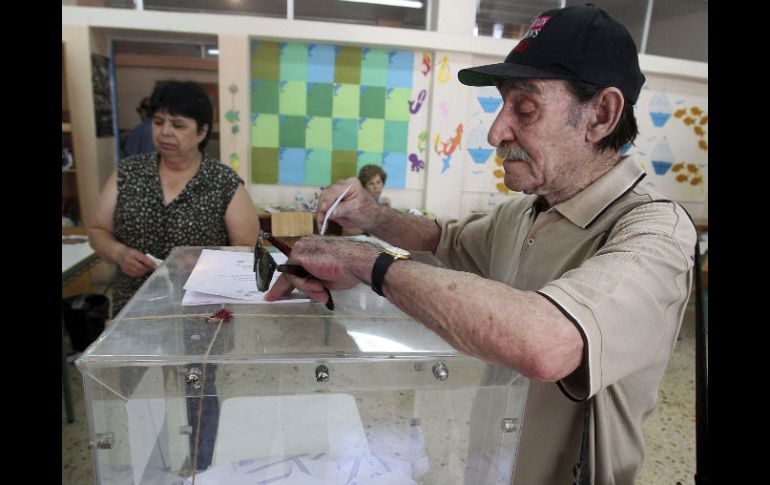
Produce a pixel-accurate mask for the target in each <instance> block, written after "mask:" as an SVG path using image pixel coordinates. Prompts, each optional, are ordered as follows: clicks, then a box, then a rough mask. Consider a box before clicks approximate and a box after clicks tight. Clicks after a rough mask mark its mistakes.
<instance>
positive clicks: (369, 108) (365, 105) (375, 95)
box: [360, 86, 385, 118]
mask: <svg viewBox="0 0 770 485" xmlns="http://www.w3.org/2000/svg"><path fill="white" fill-rule="evenodd" d="M360 110H361V117H362V118H384V117H385V88H384V87H380V86H361V108H360Z"/></svg>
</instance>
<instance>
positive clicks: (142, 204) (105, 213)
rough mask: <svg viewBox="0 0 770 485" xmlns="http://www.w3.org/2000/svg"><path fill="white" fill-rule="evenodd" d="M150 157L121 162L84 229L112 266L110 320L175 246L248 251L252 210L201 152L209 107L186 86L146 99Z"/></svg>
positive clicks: (230, 175)
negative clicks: (114, 268)
mask: <svg viewBox="0 0 770 485" xmlns="http://www.w3.org/2000/svg"><path fill="white" fill-rule="evenodd" d="M150 117H151V118H152V138H153V142H154V144H155V151H154V152H151V153H141V154H137V155H133V156H129V157H127V158H124V159H123V160H121V163H120V164H118V168H117V170H116V171H115V172H114V173H113V174H112V175H111V176H110V178H109V179H108V180H107V183H106V184H105V186H104V188H103V189H102V193H101V195H100V198H99V206H98V208H97V211H96V214H95V217H94V218H93V221H91V224H89V226H88V235H89V240H90V242H91V246H93V248H94V250H95V251H96V252H97V254H99V256H100V257H101V258H102V259H105V260H107V261H110V262H112V263H114V264H116V265H117V266H118V271H117V275H116V277H115V281H114V283H113V286H112V315H113V316H115V315H116V314H117V313H118V312H119V311H120V309H121V308H123V306H124V305H125V304H126V303H127V302H128V300H129V299H130V298H131V297H132V296H133V294H134V293H135V292H136V290H138V289H139V287H140V286H141V285H142V283H143V282H144V281H145V280H146V279H147V277H148V276H149V274H150V273H151V272H152V271H153V270H154V269H155V263H154V262H153V260H152V259H151V258H150V256H149V255H152V256H154V257H156V258H160V259H165V258H166V256H168V254H169V252H170V251H171V249H172V248H173V247H175V246H241V245H242V246H254V245H255V244H256V241H257V234H258V233H259V219H258V217H257V210H256V208H255V207H254V204H253V203H252V201H251V198H250V197H249V193H248V191H247V190H246V188H245V186H244V182H243V180H242V179H241V178H240V177H239V176H238V174H237V173H236V172H235V171H234V170H232V169H231V168H230V167H228V166H226V165H224V164H222V163H220V162H219V161H218V160H216V159H214V158H211V157H209V156H208V155H207V154H206V153H205V151H204V149H205V147H206V144H207V143H208V141H209V137H210V136H211V127H212V125H213V106H212V104H211V100H210V99H209V97H208V95H206V92H205V91H204V90H203V88H201V87H200V86H199V85H198V84H196V83H194V82H189V81H188V82H181V81H168V82H164V83H163V84H160V85H158V86H157V87H156V88H155V91H154V92H153V93H152V96H151V97H150Z"/></svg>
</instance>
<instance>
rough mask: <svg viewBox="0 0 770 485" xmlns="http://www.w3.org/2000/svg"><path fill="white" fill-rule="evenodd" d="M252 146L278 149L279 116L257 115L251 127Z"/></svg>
mask: <svg viewBox="0 0 770 485" xmlns="http://www.w3.org/2000/svg"><path fill="white" fill-rule="evenodd" d="M251 146H254V147H270V148H278V115H273V114H262V113H258V114H257V118H256V120H254V124H253V125H251Z"/></svg>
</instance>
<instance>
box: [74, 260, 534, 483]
mask: <svg viewBox="0 0 770 485" xmlns="http://www.w3.org/2000/svg"><path fill="white" fill-rule="evenodd" d="M202 249H203V248H200V247H179V248H175V249H174V250H173V251H172V252H171V254H170V255H169V257H168V258H167V259H166V260H165V262H164V263H163V264H161V265H160V266H159V267H158V268H157V269H156V270H155V272H154V273H153V274H152V275H151V276H150V278H149V279H148V280H147V281H146V282H145V284H144V285H143V286H142V288H141V289H140V290H139V291H138V292H137V293H136V295H135V296H134V297H133V298H132V299H131V301H130V302H129V303H128V304H127V305H126V306H125V307H124V308H123V310H122V311H121V312H120V313H119V314H118V315H117V316H116V318H115V319H114V320H113V321H112V322H111V324H110V325H109V327H108V329H107V330H106V331H105V332H104V333H103V334H102V335H101V336H100V338H99V339H97V341H95V342H94V343H93V344H92V345H91V346H90V347H89V348H88V349H86V351H85V352H84V353H83V354H82V355H81V357H80V358H79V359H78V360H77V361H76V365H77V367H78V369H79V370H80V372H81V373H82V375H83V384H84V388H85V394H86V396H85V397H86V405H87V412H88V422H89V428H90V436H91V443H92V447H91V448H92V453H93V460H94V471H95V474H96V481H97V483H100V484H140V483H141V484H193V483H195V484H200V485H206V484H228V485H239V484H246V483H248V484H257V483H270V484H271V485H272V484H334V485H336V484H353V483H355V484H359V485H367V484H377V485H388V484H392V485H409V484H436V485H439V484H440V485H447V484H467V485H484V484H506V485H507V484H508V483H510V479H511V476H512V474H513V472H514V469H515V462H516V452H517V447H518V443H519V436H520V431H521V427H522V419H523V412H524V403H525V400H526V395H527V389H528V385H529V382H528V380H527V379H526V378H524V377H523V376H521V375H520V374H518V373H517V372H515V371H513V370H511V369H508V368H504V367H497V366H490V365H487V364H485V363H484V362H482V361H480V360H478V359H475V358H472V357H468V356H466V355H463V354H461V353H460V352H458V351H456V350H455V349H453V348H452V347H451V346H449V345H448V344H447V343H446V342H444V341H443V340H442V339H441V338H439V337H438V336H437V335H436V334H434V333H433V332H431V331H430V330H428V329H426V328H425V327H424V326H422V325H421V324H420V323H419V322H417V321H416V320H414V319H413V318H411V317H409V316H408V315H406V314H405V313H403V312H402V311H401V310H399V309H398V308H396V307H395V306H393V305H392V304H391V303H390V302H388V300H386V299H385V298H382V297H379V296H377V295H376V294H375V293H374V292H373V291H372V290H371V289H370V288H369V287H367V286H364V285H358V286H357V287H355V288H353V289H351V290H348V291H334V292H332V294H333V297H334V301H335V304H336V309H335V310H333V311H330V310H328V309H327V308H326V307H325V306H324V305H323V304H320V303H314V302H309V301H301V302H286V303H274V304H232V303H227V304H222V303H219V304H208V305H202V306H182V303H181V302H182V297H183V296H184V292H185V290H184V289H183V286H184V284H185V282H186V281H187V278H188V276H189V275H190V273H191V271H192V269H193V268H194V266H195V264H196V261H197V259H198V256H199V255H200V253H201V250H202ZM211 249H222V250H227V251H243V252H251V251H252V250H253V248H243V247H241V248H239V247H227V248H211ZM246 259H248V261H246ZM251 261H252V257H251V256H250V257H249V258H245V259H244V264H251ZM255 289H256V287H255ZM222 308H226V309H227V310H228V311H230V312H231V313H232V318H231V319H230V320H229V321H228V322H224V321H222V320H220V319H207V318H206V317H208V316H210V315H212V314H213V313H215V312H217V311H219V310H221V309H222Z"/></svg>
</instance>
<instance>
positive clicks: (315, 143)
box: [305, 116, 332, 150]
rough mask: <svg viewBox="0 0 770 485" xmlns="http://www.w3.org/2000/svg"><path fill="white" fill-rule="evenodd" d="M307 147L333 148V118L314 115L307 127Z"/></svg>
mask: <svg viewBox="0 0 770 485" xmlns="http://www.w3.org/2000/svg"><path fill="white" fill-rule="evenodd" d="M305 147H307V148H325V149H327V150H331V148H332V119H331V118H324V117H321V116H312V117H310V119H309V120H308V122H307V128H306V129H305Z"/></svg>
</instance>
